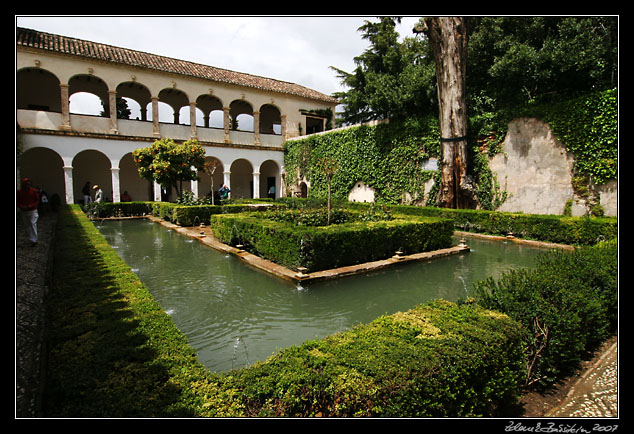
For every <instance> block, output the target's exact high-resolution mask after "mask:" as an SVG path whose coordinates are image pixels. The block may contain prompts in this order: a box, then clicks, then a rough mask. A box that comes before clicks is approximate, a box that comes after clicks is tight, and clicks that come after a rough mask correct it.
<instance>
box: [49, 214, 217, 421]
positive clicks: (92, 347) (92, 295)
mask: <svg viewBox="0 0 634 434" xmlns="http://www.w3.org/2000/svg"><path fill="white" fill-rule="evenodd" d="M54 249H55V250H54V252H55V254H54V261H55V263H54V267H53V275H52V280H51V285H50V291H49V296H48V298H47V305H46V307H47V314H48V321H49V323H48V329H47V342H46V347H47V349H48V354H47V372H46V380H47V381H46V391H45V396H44V409H43V410H44V416H45V417H193V416H197V415H199V413H200V410H199V406H200V405H202V403H201V401H202V399H201V397H199V396H197V395H196V394H195V391H194V390H192V387H191V384H192V383H193V382H196V381H201V379H208V378H210V374H209V373H208V371H207V370H206V368H205V367H204V366H203V365H202V364H201V363H200V362H199V361H198V359H197V357H196V354H195V352H194V350H193V349H192V348H191V347H190V346H189V344H188V343H187V339H186V337H185V336H184V335H183V334H182V332H181V331H180V330H178V328H177V327H176V325H175V324H174V323H173V322H172V320H171V318H170V316H169V315H167V314H166V313H165V311H164V310H163V308H162V307H161V306H160V305H159V303H158V302H157V301H156V300H155V299H154V297H153V296H152V294H150V292H149V291H148V290H147V288H146V287H145V286H144V285H143V284H142V283H141V281H140V280H139V278H138V277H137V275H136V274H135V273H134V272H132V270H131V269H130V267H129V266H128V265H127V264H126V263H125V262H124V261H123V259H121V257H120V256H119V255H118V254H117V252H116V250H114V249H113V248H112V247H111V246H110V245H109V244H108V242H107V241H106V239H105V238H104V237H103V235H102V234H101V233H100V232H99V230H98V229H97V228H96V227H95V226H94V225H93V223H92V222H91V221H90V220H88V218H87V217H86V215H85V214H84V213H83V212H82V211H81V209H80V207H79V206H78V205H72V206H70V207H61V208H60V211H59V224H58V225H57V236H56V242H55V246H54Z"/></svg>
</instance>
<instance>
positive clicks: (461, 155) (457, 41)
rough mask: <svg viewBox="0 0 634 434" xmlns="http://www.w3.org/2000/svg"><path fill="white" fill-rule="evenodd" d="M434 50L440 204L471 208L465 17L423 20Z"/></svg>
mask: <svg viewBox="0 0 634 434" xmlns="http://www.w3.org/2000/svg"><path fill="white" fill-rule="evenodd" d="M423 23H424V25H423V26H422V28H420V29H419V30H420V31H423V32H425V34H426V35H427V37H428V38H429V42H430V44H431V46H432V49H433V51H434V59H435V63H436V81H437V86H438V106H439V107H438V108H439V121H440V136H441V145H442V162H441V174H442V186H441V189H440V196H439V200H438V201H439V205H440V206H442V207H446V208H470V207H471V206H472V204H473V200H474V196H473V191H474V190H473V187H472V182H471V179H470V177H468V176H467V139H466V136H467V125H468V119H467V104H466V98H465V77H466V63H467V29H466V25H465V20H464V18H462V17H432V18H425V19H424V20H423Z"/></svg>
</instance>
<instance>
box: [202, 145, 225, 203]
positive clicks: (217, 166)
mask: <svg viewBox="0 0 634 434" xmlns="http://www.w3.org/2000/svg"><path fill="white" fill-rule="evenodd" d="M205 166H206V170H205V171H200V170H199V171H198V177H199V178H200V181H198V196H199V197H208V198H209V199H211V195H212V191H213V195H214V204H216V205H218V204H219V203H220V195H219V194H218V190H219V189H220V187H222V183H223V172H224V166H223V165H222V162H221V161H220V160H219V159H218V158H216V157H211V156H207V157H205Z"/></svg>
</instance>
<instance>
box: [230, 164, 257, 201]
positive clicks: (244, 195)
mask: <svg viewBox="0 0 634 434" xmlns="http://www.w3.org/2000/svg"><path fill="white" fill-rule="evenodd" d="M252 197H253V166H252V165H251V163H250V162H249V161H248V160H245V159H244V158H240V159H238V160H235V161H234V162H233V163H232V164H231V198H232V199H250V198H252Z"/></svg>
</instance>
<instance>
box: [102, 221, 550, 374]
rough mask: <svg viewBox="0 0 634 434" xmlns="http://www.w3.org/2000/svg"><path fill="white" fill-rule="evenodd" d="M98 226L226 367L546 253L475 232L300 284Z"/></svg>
mask: <svg viewBox="0 0 634 434" xmlns="http://www.w3.org/2000/svg"><path fill="white" fill-rule="evenodd" d="M97 227H98V228H99V229H100V231H101V232H102V233H103V235H104V236H105V237H106V239H107V240H108V242H109V243H110V244H111V245H112V246H113V247H114V248H115V249H116V250H117V252H118V253H119V255H120V256H121V257H122V258H123V259H124V260H125V261H126V262H127V263H128V265H129V266H130V267H131V268H132V270H133V271H134V272H135V273H136V274H137V275H138V276H139V278H140V279H141V281H142V282H143V283H144V284H145V285H146V286H147V287H148V289H149V290H150V292H151V293H152V294H153V296H154V297H155V298H156V299H157V301H158V302H159V303H160V304H161V306H162V307H163V308H164V309H165V311H166V312H167V313H168V314H169V315H171V317H172V319H173V321H174V323H175V324H176V325H177V326H178V327H179V329H180V330H181V331H182V332H183V333H184V334H185V335H186V336H187V338H188V340H189V343H190V345H191V346H192V347H193V348H194V349H195V351H196V352H197V354H198V358H199V360H200V362H201V363H203V364H204V365H205V366H206V367H207V368H208V369H209V370H211V371H218V372H224V371H228V370H231V369H233V368H239V367H243V366H245V365H247V364H251V363H254V362H255V361H257V360H265V359H266V358H267V357H269V356H270V355H272V354H273V353H275V352H276V351H277V350H280V349H282V348H285V347H288V346H291V345H297V344H301V343H302V342H304V341H306V340H309V339H314V338H321V337H324V336H327V335H330V334H332V333H335V332H337V331H342V330H345V329H349V328H351V327H353V326H355V325H357V324H360V323H367V322H370V321H372V320H373V319H375V318H377V317H379V316H381V315H384V314H392V313H394V312H398V311H404V310H408V309H410V308H412V307H414V306H415V305H417V304H421V303H425V302H428V301H431V300H434V299H439V298H442V299H445V300H449V301H457V300H458V299H461V298H462V299H464V298H465V297H466V296H468V295H471V294H472V291H473V284H474V283H475V282H476V281H478V280H483V279H485V278H487V277H489V276H493V277H498V276H500V275H501V274H502V273H503V272H504V271H506V270H509V269H512V268H518V267H530V266H532V265H533V263H534V260H535V258H536V256H537V255H539V254H540V253H541V252H543V251H544V250H543V249H540V248H535V247H527V246H523V245H519V244H515V243H506V242H497V241H484V240H479V239H475V238H468V239H467V244H468V245H469V246H470V248H471V251H470V252H468V253H463V254H459V255H455V256H449V257H445V258H439V259H435V260H433V261H430V262H419V263H408V264H399V265H396V266H395V267H394V268H389V269H383V270H381V271H377V272H373V273H369V274H362V275H357V276H349V277H344V278H340V279H336V280H331V281H322V282H315V283H311V284H304V286H301V285H297V284H294V283H291V282H287V281H285V280H282V279H280V278H278V277H275V276H272V275H269V274H267V273H265V272H263V271H260V270H256V269H253V268H251V267H250V266H248V265H246V264H244V263H242V262H241V261H240V260H239V259H237V258H235V257H233V256H231V255H227V254H224V253H221V252H218V251H216V250H214V249H212V248H210V247H208V246H205V245H203V244H202V243H200V242H199V241H197V240H194V239H190V238H188V237H185V236H183V235H180V234H178V233H177V232H175V231H172V230H169V229H166V228H164V227H163V226H161V225H159V224H157V223H152V222H149V221H147V220H132V221H104V222H101V223H97ZM457 243H458V240H457V239H456V243H455V244H457Z"/></svg>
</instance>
